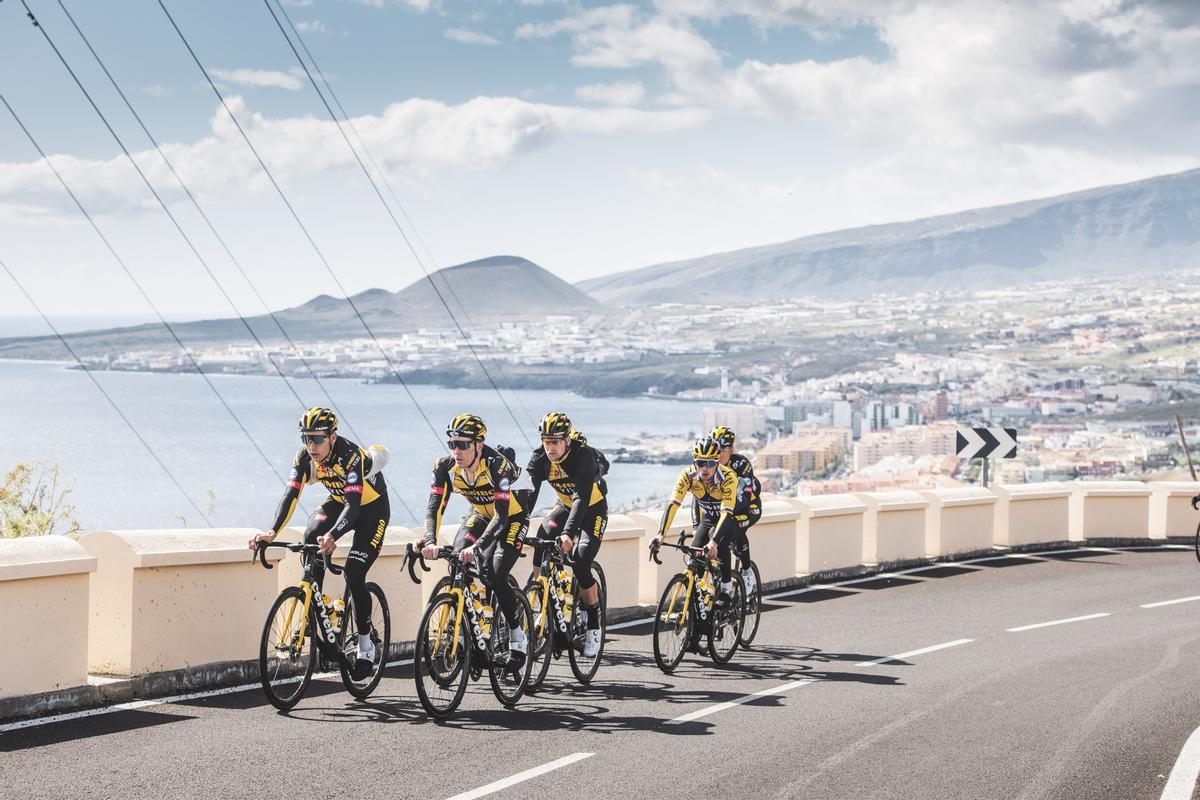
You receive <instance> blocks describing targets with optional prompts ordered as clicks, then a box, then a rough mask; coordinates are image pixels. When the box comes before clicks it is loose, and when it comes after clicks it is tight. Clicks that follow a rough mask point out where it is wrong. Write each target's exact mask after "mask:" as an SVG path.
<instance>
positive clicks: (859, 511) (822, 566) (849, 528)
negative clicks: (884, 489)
mask: <svg viewBox="0 0 1200 800" xmlns="http://www.w3.org/2000/svg"><path fill="white" fill-rule="evenodd" d="M789 502H790V503H792V505H793V506H794V507H795V508H796V509H797V510H798V511H799V512H800V519H799V522H798V524H797V527H796V573H797V574H798V575H807V574H809V573H813V572H826V571H828V570H838V569H846V568H848V567H856V566H858V565H859V564H861V563H862V553H863V516H864V514H865V513H866V510H867V506H866V504H865V503H863V502H862V501H861V500H859V499H858V498H856V497H854V496H853V495H848V494H828V495H817V496H814V497H799V498H796V499H794V500H790V501H789Z"/></svg>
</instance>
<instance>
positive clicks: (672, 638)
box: [654, 573, 696, 673]
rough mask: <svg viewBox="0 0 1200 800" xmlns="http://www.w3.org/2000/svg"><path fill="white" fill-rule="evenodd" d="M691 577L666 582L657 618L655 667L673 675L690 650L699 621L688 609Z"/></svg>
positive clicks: (680, 576) (655, 628)
mask: <svg viewBox="0 0 1200 800" xmlns="http://www.w3.org/2000/svg"><path fill="white" fill-rule="evenodd" d="M687 588H688V577H687V575H686V574H684V573H680V574H678V575H676V576H675V577H673V578H671V580H670V581H668V582H667V588H666V589H663V593H662V598H661V599H660V600H659V601H658V611H657V612H656V613H655V615H654V663H656V664H658V668H659V669H661V670H662V671H663V672H666V673H670V672H672V671H674V669H675V667H677V666H679V662H680V661H682V660H683V654H684V652H685V651H686V650H687V646H688V643H689V642H690V641H691V639H692V628H693V627H694V626H695V624H696V621H695V619H694V618H693V616H692V614H691V613H690V609H689V608H688V605H689V601H690V598H689V597H688V590H687Z"/></svg>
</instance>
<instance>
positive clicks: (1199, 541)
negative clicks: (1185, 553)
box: [1196, 522, 1200, 561]
mask: <svg viewBox="0 0 1200 800" xmlns="http://www.w3.org/2000/svg"><path fill="white" fill-rule="evenodd" d="M1196 560H1197V561H1200V522H1198V523H1196Z"/></svg>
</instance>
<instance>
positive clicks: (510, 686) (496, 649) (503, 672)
mask: <svg viewBox="0 0 1200 800" xmlns="http://www.w3.org/2000/svg"><path fill="white" fill-rule="evenodd" d="M516 600H517V615H518V616H520V617H521V618H522V619H524V625H523V627H524V629H525V651H526V652H525V659H524V661H523V662H522V663H521V665H520V666H519V667H518V668H517V670H516V673H517V675H516V677H515V678H513V677H511V676H512V675H513V670H510V669H509V663H510V661H509V659H510V658H511V651H510V650H509V647H508V621H507V620H506V619H505V618H504V614H503V612H501V611H500V610H499V609H496V614H495V616H494V617H493V618H492V635H491V637H490V638H489V639H488V656H489V658H488V660H489V662H490V663H489V665H488V680H489V682H491V684H492V693H493V694H494V695H496V699H497V700H499V701H500V704H501V705H502V706H504V707H505V708H512V707H513V706H515V705H516V704H517V701H519V700H520V699H521V697H522V696H523V695H524V694H525V688H526V687H527V686H529V673H530V671H531V669H532V667H533V660H532V659H531V658H530V657H529V645H530V642H531V640H532V638H533V636H532V634H533V614H532V613H531V612H530V610H529V601H528V600H526V599H525V595H524V593H522V592H517V594H516ZM492 604H493V606H495V599H494V596H493V600H492Z"/></svg>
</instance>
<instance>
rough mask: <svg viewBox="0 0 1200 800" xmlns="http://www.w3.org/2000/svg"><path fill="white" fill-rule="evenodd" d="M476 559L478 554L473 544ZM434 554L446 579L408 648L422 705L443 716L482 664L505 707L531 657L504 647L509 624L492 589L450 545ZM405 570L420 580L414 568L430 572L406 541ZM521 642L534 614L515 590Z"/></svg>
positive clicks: (518, 690) (524, 679) (523, 682)
mask: <svg viewBox="0 0 1200 800" xmlns="http://www.w3.org/2000/svg"><path fill="white" fill-rule="evenodd" d="M474 552H475V559H476V563H478V559H479V558H480V554H479V551H478V549H477V548H476V549H475V551H474ZM438 558H444V559H446V560H447V562H448V563H449V565H450V575H449V583H447V584H444V585H443V584H439V586H442V587H443V588H440V590H438V591H437V592H436V593H435V594H434V595H433V597H432V598H430V601H429V605H428V606H426V608H425V613H424V614H422V616H421V624H420V626H419V627H418V628H417V635H416V642H415V646H414V650H413V675H414V680H415V681H416V684H417V697H418V698H419V699H420V701H421V706H422V707H423V708H424V709H425V711H426V713H428V714H429V715H430V716H432V717H436V718H438V719H445V718H446V717H448V716H450V715H451V714H453V713H454V710H455V709H456V708H458V706H459V704H460V703H462V699H463V696H464V695H465V694H466V690H467V679H468V678H470V679H471V680H473V681H474V680H479V678H480V677H481V676H482V675H483V671H484V670H485V669H486V670H487V672H488V679H489V681H490V682H491V684H492V692H493V693H494V694H495V695H496V699H497V700H499V701H500V703H501V704H502V705H504V706H505V707H506V708H511V707H512V706H514V705H516V703H517V701H518V700H520V699H521V696H522V695H524V694H525V688H526V687H527V686H528V684H529V671H530V666H531V665H532V661H531V660H530V659H529V657H528V655H527V654H521V653H514V652H512V651H510V649H509V626H508V621H507V620H506V619H505V618H504V614H503V613H495V612H494V611H493V608H494V607H495V592H494V591H493V590H492V589H491V587H488V586H486V585H485V584H484V582H483V580H482V579H481V578H480V576H479V573H478V572H477V571H476V570H475V569H472V568H471V567H470V566H469V565H467V564H463V563H462V562H460V561H459V560H458V557H457V555H456V554H455V553H454V548H452V547H450V546H449V545H447V546H443V547H440V548H438ZM405 560H406V562H407V567H408V574H409V577H411V578H412V580H413V582H414V583H420V582H421V579H420V578H419V577H418V576H417V574H416V571H415V569H414V567H415V566H416V565H418V564H419V565H420V567H421V569H422V570H423V571H425V572H429V571H430V570H429V567H428V566H427V565H426V563H425V559H424V557H423V556H422V555H421V551H420V549H418V548H415V547H413V546H412V545H411V544H410V545H409V546H408V548H407V551H406V552H405ZM514 595H515V597H516V600H517V614H518V616H519V617H520V618H521V629H522V631H523V632H524V633H525V641H526V647H527V648H528V646H529V645H528V642H529V641H530V640H531V639H532V632H533V615H532V614H531V613H530V610H529V602H528V601H527V600H526V599H525V596H524V595H523V594H522V593H521V592H520V591H516V592H514Z"/></svg>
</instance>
